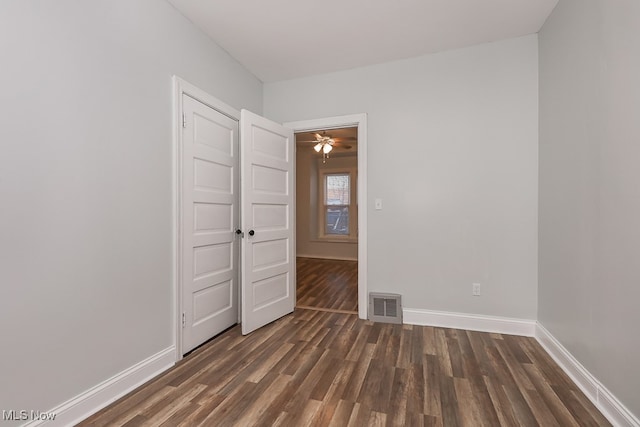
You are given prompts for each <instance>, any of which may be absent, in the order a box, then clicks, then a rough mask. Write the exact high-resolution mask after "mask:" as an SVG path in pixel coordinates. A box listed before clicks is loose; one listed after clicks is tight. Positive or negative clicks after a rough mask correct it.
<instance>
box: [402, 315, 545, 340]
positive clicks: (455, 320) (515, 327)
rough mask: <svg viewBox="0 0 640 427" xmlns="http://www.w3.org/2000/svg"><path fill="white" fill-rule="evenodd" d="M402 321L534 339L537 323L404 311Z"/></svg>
mask: <svg viewBox="0 0 640 427" xmlns="http://www.w3.org/2000/svg"><path fill="white" fill-rule="evenodd" d="M402 316H403V319H402V321H403V322H404V323H408V324H411V325H424V326H439V327H442V328H453V329H467V330H470V331H480V332H494V333H498V334H508V335H523V336H527V337H532V336H534V334H535V330H536V321H535V320H528V319H512V318H509V317H496V316H483V315H479V314H466V313H452V312H448V311H434V310H421V309H415V308H403V309H402Z"/></svg>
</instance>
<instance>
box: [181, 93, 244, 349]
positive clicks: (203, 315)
mask: <svg viewBox="0 0 640 427" xmlns="http://www.w3.org/2000/svg"><path fill="white" fill-rule="evenodd" d="M182 98H183V99H182V101H183V112H184V116H183V127H182V131H183V138H182V141H183V142H182V152H181V162H182V178H181V179H182V183H181V186H182V191H181V197H182V200H181V201H180V206H181V215H182V242H181V251H182V262H181V265H182V271H181V275H182V283H183V286H182V306H183V313H182V326H183V335H182V353H183V354H184V353H186V352H188V351H189V350H191V349H193V348H195V347H197V346H198V345H200V344H202V343H203V342H204V341H206V340H208V339H210V338H211V337H213V336H214V335H216V334H218V333H219V332H221V331H223V330H225V329H226V328H228V327H229V326H231V325H234V324H235V323H237V321H238V297H237V295H238V294H237V292H238V275H239V273H238V242H237V240H238V239H237V238H236V234H235V229H236V227H237V225H238V224H237V218H238V212H237V207H238V203H239V195H238V178H239V174H238V169H239V158H238V122H237V121H236V120H233V119H231V118H229V117H227V116H225V115H223V114H221V113H220V112H218V111H216V110H214V109H213V108H211V107H209V106H207V105H205V104H203V103H201V102H199V101H196V100H195V99H193V98H191V97H189V96H188V95H182Z"/></svg>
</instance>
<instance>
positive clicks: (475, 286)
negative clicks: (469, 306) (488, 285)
mask: <svg viewBox="0 0 640 427" xmlns="http://www.w3.org/2000/svg"><path fill="white" fill-rule="evenodd" d="M472 292H473V296H475V297H479V296H480V283H474V284H473V286H472Z"/></svg>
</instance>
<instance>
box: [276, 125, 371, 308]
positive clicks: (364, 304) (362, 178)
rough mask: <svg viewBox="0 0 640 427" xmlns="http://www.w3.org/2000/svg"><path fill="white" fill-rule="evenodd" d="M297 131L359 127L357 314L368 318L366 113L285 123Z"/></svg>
mask: <svg viewBox="0 0 640 427" xmlns="http://www.w3.org/2000/svg"><path fill="white" fill-rule="evenodd" d="M284 126H286V127H288V128H291V129H293V131H294V132H295V133H298V132H309V131H317V130H325V129H337V128H346V127H353V126H357V127H358V317H360V318H361V319H366V318H367V311H368V308H369V302H368V300H367V294H368V293H367V114H366V113H362V114H352V115H348V116H336V117H325V118H322V119H314V120H301V121H296V122H288V123H284Z"/></svg>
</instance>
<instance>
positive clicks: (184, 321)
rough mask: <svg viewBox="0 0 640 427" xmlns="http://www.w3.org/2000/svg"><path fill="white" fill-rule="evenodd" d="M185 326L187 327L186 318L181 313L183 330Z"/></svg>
mask: <svg viewBox="0 0 640 427" xmlns="http://www.w3.org/2000/svg"><path fill="white" fill-rule="evenodd" d="M185 326H187V316H185V314H184V313H182V327H183V328H184V327H185Z"/></svg>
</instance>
